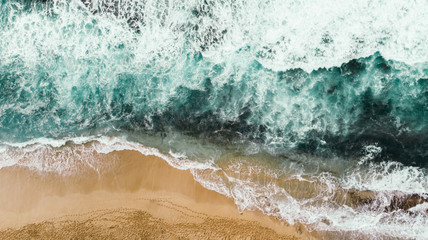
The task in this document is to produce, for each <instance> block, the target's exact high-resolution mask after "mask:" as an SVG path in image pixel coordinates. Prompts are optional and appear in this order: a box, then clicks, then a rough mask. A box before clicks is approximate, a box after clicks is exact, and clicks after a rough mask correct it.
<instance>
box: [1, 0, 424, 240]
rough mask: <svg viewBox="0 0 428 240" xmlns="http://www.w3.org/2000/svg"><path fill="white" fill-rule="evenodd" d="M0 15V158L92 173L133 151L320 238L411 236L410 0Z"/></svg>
mask: <svg viewBox="0 0 428 240" xmlns="http://www.w3.org/2000/svg"><path fill="white" fill-rule="evenodd" d="M0 13H1V19H0V21H1V22H0V24H1V25H0V169H1V168H4V167H10V166H23V167H28V168H30V169H32V170H34V171H38V172H56V173H60V174H64V175H69V174H78V171H79V169H80V167H79V166H80V165H82V164H83V165H87V166H90V167H91V168H92V169H94V170H96V171H99V172H102V171H103V167H105V166H104V165H103V164H102V162H99V159H98V160H97V158H95V157H94V156H95V155H97V154H106V153H110V152H113V151H121V150H135V151H139V152H141V153H142V154H144V155H155V156H158V157H161V158H162V159H164V160H165V161H167V162H168V163H169V164H170V165H171V166H173V167H175V168H178V169H190V171H191V173H192V174H193V176H194V177H195V179H196V180H197V181H198V182H200V183H201V184H202V185H203V186H204V187H206V188H208V189H211V190H214V191H217V192H219V193H221V194H223V195H226V196H228V197H230V198H232V199H234V201H235V203H236V205H237V207H238V209H239V210H240V211H244V210H259V211H261V212H263V213H264V214H267V215H272V216H275V217H277V218H279V219H282V220H286V221H287V222H289V223H291V224H294V223H296V222H300V223H304V224H306V225H308V226H309V227H310V230H316V231H325V232H326V235H325V236H326V237H332V238H334V237H336V238H337V237H342V238H353V239H367V238H372V239H378V238H383V239H397V238H398V239H427V238H428V215H427V209H428V200H427V199H428V175H427V174H428V173H427V169H428V39H427V36H428V23H427V21H424V20H425V19H427V17H428V3H427V2H426V1H409V2H403V1H369V0H367V1H358V2H356V1H353V2H351V1H335V0H328V1H297V0H292V1H279V0H278V1H275V0H269V1H256V0H249V1H210V0H195V1H187V0H181V1H178V0H171V1H170V0H162V1H159V0H157V1H151V0H92V1H89V0H84V1H80V0H51V1H41V0H34V1H24V0H2V1H1V5H0ZM397 199H417V200H418V201H419V202H417V203H416V204H413V205H405V204H404V205H400V204H401V203H400V204H397ZM403 206H405V207H403Z"/></svg>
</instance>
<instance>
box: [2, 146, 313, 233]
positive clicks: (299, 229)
mask: <svg viewBox="0 0 428 240" xmlns="http://www.w3.org/2000/svg"><path fill="white" fill-rule="evenodd" d="M97 158H99V160H100V161H103V165H105V166H108V167H106V168H104V169H102V170H100V171H99V172H97V171H95V170H92V169H91V168H88V167H86V168H84V167H82V169H81V171H79V174H71V175H67V176H64V175H59V174H56V173H43V174H41V173H37V172H35V171H32V170H29V169H28V168H23V167H8V168H3V169H1V170H0V239H314V236H315V235H311V234H310V233H308V232H307V231H306V230H305V228H304V226H302V225H299V224H297V225H294V226H290V225H288V224H287V223H285V222H281V221H279V220H276V219H274V218H273V217H268V216H265V215H262V214H261V213H260V212H244V213H243V214H240V213H239V212H238V210H237V207H236V206H235V204H234V203H233V201H232V200H231V199H228V198H226V197H225V196H223V195H221V194H218V193H216V192H214V191H210V190H207V189H205V188H203V187H202V186H201V185H200V184H199V183H197V182H196V181H195V180H194V179H193V176H192V174H191V173H190V172H189V171H182V170H178V169H175V168H172V167H171V166H169V165H168V164H167V163H166V162H165V161H164V160H162V159H159V158H157V157H153V156H150V157H147V156H143V155H141V154H140V153H138V152H135V151H121V152H113V153H110V154H108V155H99V156H98V157H97Z"/></svg>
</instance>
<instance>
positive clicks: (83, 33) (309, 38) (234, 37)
mask: <svg viewBox="0 0 428 240" xmlns="http://www.w3.org/2000/svg"><path fill="white" fill-rule="evenodd" d="M53 2H54V3H55V4H54V6H55V7H53V9H52V10H51V11H54V12H55V13H56V14H59V17H58V18H57V19H56V20H54V21H52V19H49V17H47V16H43V15H41V14H40V12H37V11H31V12H28V13H24V14H22V13H19V10H18V9H19V8H22V6H20V5H19V4H17V3H15V2H7V3H4V6H3V8H4V9H5V10H4V11H6V8H7V9H9V11H7V12H9V13H10V16H8V17H9V21H10V22H13V24H8V25H5V26H4V27H3V31H1V37H2V39H3V41H2V44H0V48H1V50H2V53H3V54H2V56H1V60H2V63H3V64H7V62H8V61H12V60H13V59H16V57H19V58H20V59H22V60H23V63H24V64H25V65H26V66H27V67H28V68H29V69H31V68H32V67H35V66H37V64H38V63H40V62H41V60H45V59H41V58H43V57H44V56H45V55H46V54H49V55H57V56H61V57H63V59H64V60H65V61H68V63H67V66H68V68H70V69H75V70H77V69H79V68H80V67H82V66H79V64H78V62H79V61H81V60H85V59H86V60H88V59H96V58H98V59H104V60H106V61H103V63H104V64H106V66H105V67H106V69H107V68H111V69H115V70H116V71H121V70H124V69H127V70H129V69H132V68H138V67H139V65H142V64H147V63H149V62H151V63H152V64H156V66H157V67H165V68H166V69H167V68H169V67H168V66H170V65H171V64H175V63H177V62H179V61H177V59H176V58H177V57H179V56H182V54H181V53H182V51H183V46H185V45H187V47H188V51H190V52H191V51H199V50H201V46H202V45H204V44H205V45H206V44H208V45H210V44H211V45H212V46H211V47H209V46H208V47H205V48H206V49H205V51H204V53H203V54H204V56H205V57H207V58H209V59H211V60H212V61H217V62H223V61H224V60H225V59H230V60H233V59H234V56H235V55H236V53H237V52H240V51H241V50H242V49H247V47H248V46H249V47H250V48H249V49H248V53H247V55H248V56H247V57H246V58H242V57H241V58H240V59H241V61H242V60H244V59H249V60H253V59H257V60H258V61H259V62H261V63H262V64H263V65H264V66H265V67H267V68H270V69H273V70H286V69H292V68H302V69H304V70H306V71H311V70H313V69H318V68H320V67H331V66H338V65H341V64H342V63H344V62H347V61H349V60H351V59H355V58H360V57H365V56H369V55H371V54H373V53H374V52H376V51H380V52H381V54H382V55H383V56H385V57H386V58H388V59H393V60H397V61H402V62H405V63H408V64H415V63H418V62H422V63H423V62H427V61H428V57H427V56H428V52H427V51H428V50H427V49H428V47H427V43H428V39H427V34H426V33H427V32H428V24H427V23H426V21H424V19H425V18H426V15H427V12H428V4H426V1H424V0H416V1H412V2H403V1H399V0H397V1H371V0H364V1H358V2H345V1H339V0H329V1H308V0H305V1H281V0H271V1H265V2H260V1H257V0H249V1H242V0H241V1H223V2H214V1H206V2H207V5H206V6H203V8H205V13H200V14H202V15H201V16H199V17H197V16H193V15H192V11H194V10H195V9H198V8H200V7H201V4H202V3H201V2H199V1H196V0H186V1H179V2H178V1H163V2H159V1H154V0H153V1H152V0H149V1H140V0H127V1H110V2H112V3H114V4H113V5H111V6H112V7H106V2H105V1H93V5H97V4H98V6H93V7H92V9H97V10H98V14H95V15H92V13H91V12H90V11H87V10H85V9H86V8H85V7H84V5H83V4H82V3H81V2H80V1H78V0H72V1H69V2H70V3H69V4H64V3H65V2H66V1H65V0H55V1H53ZM130 6H133V7H130ZM103 11H104V12H110V14H101V15H100V14H99V13H100V12H103ZM114 11H117V13H116V15H118V16H117V17H115V16H113V13H112V12H114ZM48 12H49V11H48ZM14 13H18V14H15V15H14ZM141 13H143V14H141ZM204 14H205V15H204ZM130 16H134V17H139V18H140V19H133V20H135V21H137V23H138V24H137V25H138V26H139V28H140V32H141V33H140V34H134V33H133V31H131V30H130V29H129V27H128V25H127V24H126V23H125V22H126V21H127V20H129V18H130ZM12 19H13V20H12ZM95 22H96V24H95ZM196 25H198V27H197V28H194V26H196ZM210 34H211V35H210ZM215 38H216V39H215ZM189 44H190V46H189ZM120 45H122V47H124V48H125V51H122V50H120V49H116V47H118V46H120ZM126 51H130V52H133V53H134V56H133V59H128V58H124V59H123V62H122V63H123V64H116V63H117V60H114V58H116V57H120V56H121V54H123V53H124V52H126ZM73 63H74V64H73ZM113 63H115V64H114V65H113ZM128 72H129V71H128ZM100 74H101V75H100V76H99V79H100V81H102V79H103V78H104V77H107V76H108V75H106V74H108V72H105V71H100ZM75 80H78V79H75Z"/></svg>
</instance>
